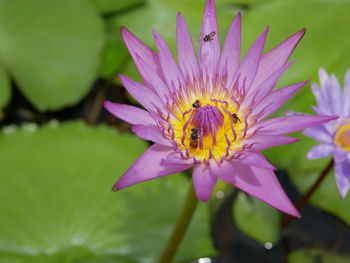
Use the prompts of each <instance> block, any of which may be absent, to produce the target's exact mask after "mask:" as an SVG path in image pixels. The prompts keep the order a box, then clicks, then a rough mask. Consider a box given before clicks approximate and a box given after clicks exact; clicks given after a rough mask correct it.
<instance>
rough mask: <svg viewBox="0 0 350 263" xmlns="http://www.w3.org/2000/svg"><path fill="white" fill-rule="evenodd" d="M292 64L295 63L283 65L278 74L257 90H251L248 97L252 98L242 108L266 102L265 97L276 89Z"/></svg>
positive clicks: (273, 75)
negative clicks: (278, 82)
mask: <svg viewBox="0 0 350 263" xmlns="http://www.w3.org/2000/svg"><path fill="white" fill-rule="evenodd" d="M292 64H293V63H288V64H285V65H283V66H282V67H281V68H279V69H278V70H277V71H276V72H274V73H273V74H272V75H271V76H270V77H269V78H267V79H265V80H264V81H263V82H262V83H261V84H260V85H259V86H258V87H257V88H256V89H255V90H253V89H250V90H249V91H248V95H247V97H250V99H245V100H244V103H243V104H242V106H241V107H243V108H245V107H246V106H248V105H250V104H253V105H256V104H258V103H260V102H261V101H264V99H265V97H266V96H267V95H268V94H269V93H271V91H272V90H273V88H274V87H275V85H276V83H277V81H278V79H279V78H280V77H281V76H282V74H283V73H284V72H285V71H286V70H287V69H288V68H289V67H290V66H291V65H292Z"/></svg>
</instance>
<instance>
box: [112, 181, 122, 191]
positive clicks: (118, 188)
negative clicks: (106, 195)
mask: <svg viewBox="0 0 350 263" xmlns="http://www.w3.org/2000/svg"><path fill="white" fill-rule="evenodd" d="M120 189H121V188H120V187H118V182H116V183H115V184H114V185H113V186H112V189H111V190H112V192H118V191H119V190H120Z"/></svg>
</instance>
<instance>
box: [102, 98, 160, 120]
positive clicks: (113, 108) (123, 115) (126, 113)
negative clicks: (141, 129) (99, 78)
mask: <svg viewBox="0 0 350 263" xmlns="http://www.w3.org/2000/svg"><path fill="white" fill-rule="evenodd" d="M104 107H105V108H106V109H107V110H108V111H109V112H110V113H112V114H113V115H114V116H116V117H117V118H119V119H121V120H123V121H125V122H127V123H130V124H134V125H156V123H155V121H154V120H153V119H152V117H151V115H150V114H149V113H148V112H147V111H145V110H142V109H140V108H138V107H134V106H130V105H126V104H119V103H112V102H110V101H105V102H104Z"/></svg>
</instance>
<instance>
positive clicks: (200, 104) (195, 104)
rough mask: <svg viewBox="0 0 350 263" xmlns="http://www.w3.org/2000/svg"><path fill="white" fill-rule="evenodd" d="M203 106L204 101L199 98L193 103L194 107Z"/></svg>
mask: <svg viewBox="0 0 350 263" xmlns="http://www.w3.org/2000/svg"><path fill="white" fill-rule="evenodd" d="M201 106H202V103H201V102H200V101H199V100H196V101H195V102H194V103H193V104H192V107H193V108H195V109H198V108H200V107H201Z"/></svg>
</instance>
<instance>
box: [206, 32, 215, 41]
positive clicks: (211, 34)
mask: <svg viewBox="0 0 350 263" xmlns="http://www.w3.org/2000/svg"><path fill="white" fill-rule="evenodd" d="M215 34H216V32H215V31H213V32H211V33H210V34H208V35H205V36H204V37H203V41H204V42H209V41H212V40H213V36H215Z"/></svg>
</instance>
